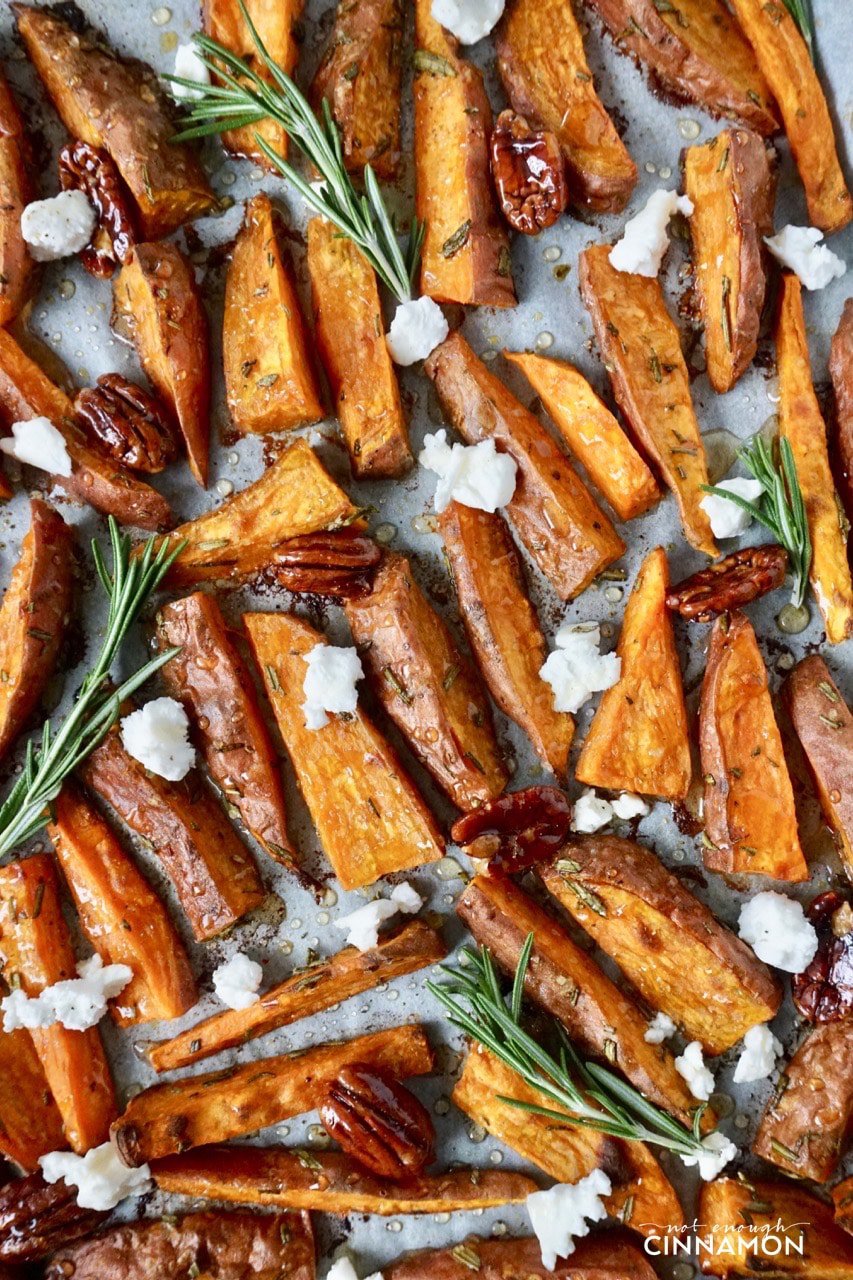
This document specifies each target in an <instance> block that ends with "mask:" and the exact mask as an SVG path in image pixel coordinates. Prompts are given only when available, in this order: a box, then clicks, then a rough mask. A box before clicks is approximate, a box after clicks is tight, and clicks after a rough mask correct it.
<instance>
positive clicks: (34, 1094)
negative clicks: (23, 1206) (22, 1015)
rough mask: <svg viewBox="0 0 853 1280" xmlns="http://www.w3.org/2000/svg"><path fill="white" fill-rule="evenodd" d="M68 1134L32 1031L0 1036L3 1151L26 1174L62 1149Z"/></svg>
mask: <svg viewBox="0 0 853 1280" xmlns="http://www.w3.org/2000/svg"><path fill="white" fill-rule="evenodd" d="M64 1145H65V1133H64V1130H63V1126H62V1117H61V1115H60V1114H59V1108H58V1107H57V1105H56V1103H55V1102H54V1100H53V1094H52V1093H51V1091H50V1086H49V1085H48V1083H47V1079H46V1077H45V1074H44V1068H43V1067H42V1065H41V1062H40V1061H39V1057H38V1054H37V1053H36V1048H35V1045H34V1044H33V1040H32V1036H31V1035H30V1033H29V1031H25V1030H24V1029H23V1028H19V1029H18V1030H17V1031H6V1032H4V1033H3V1034H2V1035H0V1153H2V1155H3V1156H4V1157H5V1158H6V1159H7V1160H11V1161H13V1163H14V1164H16V1165H18V1166H19V1167H20V1168H21V1169H23V1170H24V1172H25V1173H33V1172H34V1171H35V1170H36V1169H38V1167H39V1163H38V1162H39V1156H44V1155H47V1153H48V1152H49V1151H59V1150H61V1148H62V1147H63V1146H64Z"/></svg>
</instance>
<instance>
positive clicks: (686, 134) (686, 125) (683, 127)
mask: <svg viewBox="0 0 853 1280" xmlns="http://www.w3.org/2000/svg"><path fill="white" fill-rule="evenodd" d="M678 132H679V133H680V134H681V136H682V138H685V139H686V140H687V141H688V142H695V140H696V139H697V138H698V137H699V134H700V133H701V132H702V130H701V128H700V126H699V122H698V120H690V119H689V118H688V117H687V116H683V117H682V118H681V119H680V120H679V122H678Z"/></svg>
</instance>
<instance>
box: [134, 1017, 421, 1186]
mask: <svg viewBox="0 0 853 1280" xmlns="http://www.w3.org/2000/svg"><path fill="white" fill-rule="evenodd" d="M353 1062H363V1063H366V1064H368V1065H370V1066H371V1067H374V1068H376V1069H377V1070H382V1071H387V1072H388V1073H389V1074H390V1075H392V1076H395V1077H396V1078H397V1079H398V1080H402V1079H404V1078H405V1077H407V1076H417V1075H425V1074H426V1073H427V1072H429V1071H431V1070H432V1066H433V1055H432V1050H431V1049H430V1047H429V1044H428V1043H427V1039H426V1036H425V1035H424V1032H423V1030H422V1028H421V1027H420V1026H418V1025H417V1024H410V1025H406V1026H402V1027H391V1028H389V1029H388V1030H387V1031H375V1032H373V1034H372V1035H366V1036H357V1037H356V1038H355V1039H354V1040H347V1041H338V1042H337V1043H335V1044H321V1045H317V1046H315V1047H314V1048H310V1049H304V1050H301V1051H299V1052H297V1053H291V1054H281V1055H280V1056H279V1057H277V1058H258V1059H256V1060H255V1061H253V1062H246V1063H243V1064H242V1065H240V1066H236V1067H231V1068H229V1069H228V1070H226V1071H216V1072H213V1073H212V1074H208V1075H197V1076H188V1077H187V1078H185V1079H183V1080H176V1081H174V1082H173V1083H171V1084H155V1085H152V1086H151V1088H150V1089H145V1090H144V1091H143V1092H142V1093H138V1094H137V1095H136V1096H135V1097H134V1098H131V1100H130V1102H129V1103H128V1105H127V1107H126V1108H125V1111H124V1113H123V1115H121V1116H119V1118H118V1120H116V1122H115V1124H114V1125H113V1126H112V1130H111V1132H112V1136H113V1139H114V1141H115V1142H116V1143H117V1144H118V1148H119V1151H120V1152H121V1155H122V1159H123V1160H124V1161H125V1162H126V1163H127V1164H129V1165H140V1164H145V1163H146V1162H147V1161H148V1160H156V1159H159V1158H160V1157H161V1156H171V1155H176V1154H177V1153H178V1152H182V1151H188V1150H190V1148H192V1147H200V1146H205V1145H207V1144H209V1143H215V1142H225V1141H227V1139H228V1138H237V1137H239V1136H240V1135H241V1134H244V1133H252V1132H253V1131H254V1130H255V1129H265V1128H266V1127H267V1126H268V1125H271V1124H277V1123H278V1121H280V1120H287V1119H289V1118H290V1117H291V1116H297V1115H300V1114H301V1113H302V1112H303V1111H313V1110H314V1109H315V1108H316V1107H318V1106H319V1105H320V1103H321V1101H322V1100H323V1097H324V1095H325V1090H326V1086H327V1085H328V1083H329V1081H331V1080H333V1079H334V1078H335V1076H337V1074H338V1072H339V1071H340V1070H341V1068H342V1067H344V1066H347V1065H348V1064H350V1063H353Z"/></svg>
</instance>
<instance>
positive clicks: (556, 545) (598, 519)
mask: <svg viewBox="0 0 853 1280" xmlns="http://www.w3.org/2000/svg"><path fill="white" fill-rule="evenodd" d="M424 368H425V370H426V372H427V374H429V376H430V377H431V378H432V380H433V382H434V383H435V389H436V391H437V392H438V397H439V400H440V401H441V404H442V408H443V409H444V412H445V415H446V416H447V418H448V421H449V422H450V423H451V424H452V426H453V427H454V428H455V429H456V431H458V432H459V434H460V435H461V436H462V438H463V439H464V440H465V441H466V443H467V444H476V443H477V442H478V441H479V440H486V439H488V438H489V437H491V438H492V439H493V440H494V441H495V445H496V446H497V447H498V448H499V449H500V450H501V451H502V452H505V453H508V454H510V455H511V456H512V457H513V458H514V459H515V463H516V466H517V468H518V471H517V475H516V485H515V493H514V494H513V496H512V498H511V500H510V502H509V504H508V506H507V514H508V515H509V517H510V519H511V521H512V523H513V525H514V527H515V529H516V532H517V533H518V536H519V537H520V538H521V541H522V542H523V543H524V545H525V546H526V548H527V550H528V551H529V552H530V555H531V556H532V558H533V560H534V561H535V562H536V564H537V565H538V566H539V568H540V569H541V570H542V572H543V573H544V574H545V576H546V578H548V579H549V581H550V582H551V585H552V586H553V587H554V589H555V591H556V592H557V593H558V595H560V596H561V597H562V598H563V599H564V600H571V599H573V598H574V597H575V596H576V595H578V594H579V593H580V592H581V591H583V590H584V589H585V588H586V587H588V586H589V584H590V582H592V580H593V578H595V577H596V576H597V575H598V574H599V573H601V571H602V569H606V568H607V566H608V565H609V564H612V563H613V561H614V560H618V558H619V556H621V555H622V553H623V551H624V550H625V544H624V542H623V541H622V539H621V538H620V537H619V535H618V533H617V532H616V530H615V529H614V528H613V525H612V524H611V523H610V521H609V519H608V518H607V516H606V515H605V514H604V512H603V511H602V510H601V508H600V507H599V506H598V505H597V504H596V502H595V500H594V498H593V497H592V495H591V494H590V492H589V490H588V489H587V488H586V487H585V485H584V484H583V482H582V481H581V480H580V478H579V477H578V476H577V475H576V473H575V472H574V470H573V469H572V467H571V466H570V464H569V462H568V459H567V458H566V457H565V455H564V454H563V453H561V452H560V450H559V449H558V448H557V446H556V444H555V443H554V441H553V440H552V438H551V436H550V435H549V434H548V432H547V431H546V430H545V428H544V427H543V426H542V424H541V423H540V422H539V421H538V420H537V419H536V418H534V416H533V414H532V413H530V412H529V411H528V410H527V409H525V408H524V406H523V405H521V404H519V402H518V401H517V400H516V398H515V396H513V395H512V394H511V393H510V392H509V391H508V390H507V388H506V387H505V386H504V384H503V383H502V382H501V381H500V379H499V378H496V377H495V375H494V374H493V373H490V372H489V370H488V369H487V368H486V366H485V365H484V364H483V362H482V360H479V359H478V358H477V356H476V355H475V354H474V352H473V351H472V350H471V348H470V347H469V345H468V343H467V342H466V341H465V339H464V338H463V337H462V335H461V334H460V333H453V334H451V335H450V337H449V338H448V339H447V340H446V341H445V342H443V343H442V344H441V346H440V347H437V348H436V350H435V351H433V353H432V355H431V356H430V357H429V359H428V360H427V362H426V364H425V366H424Z"/></svg>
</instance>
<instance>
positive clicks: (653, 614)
mask: <svg viewBox="0 0 853 1280" xmlns="http://www.w3.org/2000/svg"><path fill="white" fill-rule="evenodd" d="M668 588H669V566H668V564H667V560H666V552H665V551H664V550H663V548H662V547H657V548H655V550H654V551H651V552H650V553H649V555H648V556H647V557H646V559H645V560H644V562H643V564H642V567H641V568H640V572H639V574H638V575H637V581H636V582H635V584H634V589H633V591H632V592H631V596H630V599H629V600H628V604H627V607H626V609H625V616H624V618H623V620H622V633H621V635H620V636H619V645H618V648H617V653H618V655H619V657H620V658H621V660H622V673H621V676H620V678H619V680H618V682H617V683H616V684H615V685H613V687H612V688H610V689H606V690H605V692H604V693H603V694H602V697H601V702H600V703H599V705H598V709H597V711H596V713H595V715H594V717H593V720H592V723H591V724H590V726H589V732H588V733H587V735H586V740H585V741H584V744H583V748H582V750H581V754H580V759H579V760H578V763H577V768H576V770H575V776H576V778H577V779H578V781H579V782H585V783H586V784H587V786H590V787H607V788H611V789H612V790H614V791H636V792H639V793H640V794H641V795H648V796H660V797H661V798H662V799H664V800H683V799H684V797H685V796H686V795H687V791H688V788H689V786H690V777H691V772H692V765H691V760H690V742H689V739H688V728H687V709H686V707H685V704H684V690H683V688H682V684H681V667H680V666H679V661H678V651H677V650H676V647H675V636H674V634H673V630H672V621H671V616H670V613H669V610H668V609H667V607H666V593H667V590H668Z"/></svg>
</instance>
